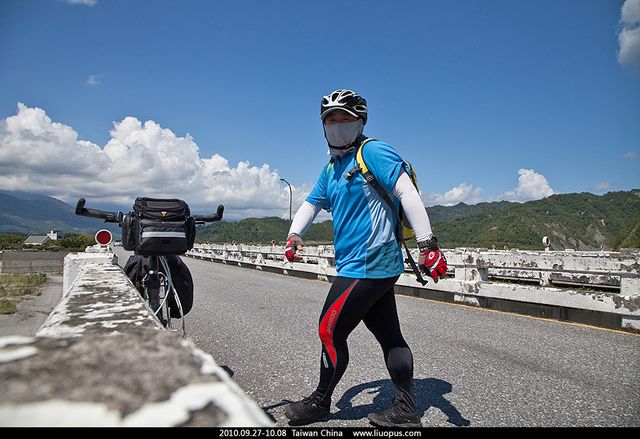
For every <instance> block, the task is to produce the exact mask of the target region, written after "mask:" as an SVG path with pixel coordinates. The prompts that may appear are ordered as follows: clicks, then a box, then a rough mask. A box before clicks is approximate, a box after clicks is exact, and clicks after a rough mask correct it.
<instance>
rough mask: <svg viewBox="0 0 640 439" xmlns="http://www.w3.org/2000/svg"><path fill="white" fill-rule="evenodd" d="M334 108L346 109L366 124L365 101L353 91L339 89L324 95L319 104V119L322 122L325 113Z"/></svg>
mask: <svg viewBox="0 0 640 439" xmlns="http://www.w3.org/2000/svg"><path fill="white" fill-rule="evenodd" d="M334 110H342V111H346V112H347V113H349V114H350V115H352V116H354V117H358V118H360V119H362V122H363V124H364V125H366V124H367V101H366V100H365V99H364V98H363V97H362V96H360V95H359V94H358V93H356V92H355V91H352V90H345V89H339V90H336V91H334V92H331V93H329V94H328V95H327V96H324V97H323V98H322V103H321V104H320V119H322V121H323V122H324V118H325V117H326V116H327V114H329V113H331V112H332V111H334Z"/></svg>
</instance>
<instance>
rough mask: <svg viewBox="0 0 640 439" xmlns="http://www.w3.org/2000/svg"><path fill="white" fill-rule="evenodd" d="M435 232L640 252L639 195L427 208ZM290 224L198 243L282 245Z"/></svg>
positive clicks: (223, 228) (467, 243)
mask: <svg viewBox="0 0 640 439" xmlns="http://www.w3.org/2000/svg"><path fill="white" fill-rule="evenodd" d="M427 212H428V213H429V218H430V220H431V223H432V227H433V231H434V233H435V234H436V235H437V236H438V238H439V240H440V242H441V244H442V246H443V247H447V248H452V247H484V248H492V247H494V246H495V248H497V249H502V248H504V247H505V246H507V247H509V248H520V249H542V248H543V245H542V237H543V236H548V237H549V238H550V239H551V248H552V249H557V250H561V249H565V248H573V249H576V250H597V249H600V248H601V247H603V246H604V248H605V249H619V248H640V190H633V191H625V192H609V193H607V194H605V195H602V196H598V195H594V194H590V193H578V194H562V195H552V196H550V197H547V198H544V199H542V200H536V201H529V202H527V203H512V202H506V201H500V202H494V203H479V204H476V205H472V206H469V205H466V204H463V203H460V204H458V205H455V206H433V207H429V208H427ZM288 225H289V224H288V221H286V220H283V219H281V218H262V219H255V218H250V219H246V220H242V221H239V222H225V221H223V222H221V223H215V224H213V225H210V226H206V227H203V228H201V229H200V231H199V232H198V241H199V242H204V241H208V242H219V243H220V242H232V241H236V242H246V243H269V242H271V240H274V241H276V242H279V243H282V242H283V241H284V239H285V237H286V234H287V231H288ZM304 238H305V242H307V243H313V242H315V243H327V242H331V241H332V239H333V237H332V223H331V221H325V222H323V223H316V224H313V225H312V226H311V228H310V229H309V230H308V231H307V233H306V234H305V236H304Z"/></svg>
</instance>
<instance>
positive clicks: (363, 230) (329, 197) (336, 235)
mask: <svg viewBox="0 0 640 439" xmlns="http://www.w3.org/2000/svg"><path fill="white" fill-rule="evenodd" d="M364 138H365V137H364V136H361V137H360V138H359V139H358V141H359V142H360V141H362V140H363V139H364ZM363 157H364V161H365V163H366V164H367V166H368V167H369V170H370V171H371V172H372V173H373V175H374V176H375V178H376V180H377V181H378V182H379V183H380V185H381V187H382V188H384V190H385V191H386V192H387V193H388V194H390V195H391V194H393V188H394V186H395V184H396V181H397V180H398V177H399V176H400V174H401V172H402V171H403V170H404V171H406V172H408V171H409V170H408V168H407V166H406V164H405V162H404V160H402V158H401V157H400V156H399V155H398V153H397V152H396V151H395V149H394V148H393V147H392V146H391V145H387V144H386V143H383V142H380V141H377V140H373V141H369V142H368V143H367V144H366V146H365V147H364V149H363ZM355 166H356V158H355V151H353V152H351V153H348V154H346V155H344V156H343V157H341V158H337V159H335V160H333V161H332V162H330V163H329V164H327V165H326V166H325V167H324V169H323V170H322V172H321V174H320V177H318V181H317V182H316V184H315V186H314V188H313V190H312V191H311V193H310V194H309V196H308V197H307V201H308V202H309V203H311V204H314V205H316V206H319V207H321V208H323V209H325V210H327V211H328V212H331V213H332V215H333V241H334V249H335V255H336V269H337V271H338V275H340V276H344V277H352V278H359V279H362V278H386V277H391V276H397V275H398V274H400V273H402V272H403V271H404V262H403V255H402V250H400V246H399V245H398V242H397V240H396V221H397V220H396V215H395V213H394V212H393V211H392V210H391V209H390V208H389V206H388V205H387V203H385V201H384V200H383V199H382V198H381V197H380V195H379V194H378V193H377V192H376V190H375V189H374V188H372V187H371V186H370V185H368V184H367V183H366V182H365V180H364V177H363V176H362V174H361V173H359V172H358V173H356V174H354V175H353V177H352V178H350V179H349V180H347V179H346V178H345V175H346V174H347V172H348V171H350V170H351V169H353V168H354V167H355ZM391 199H392V200H393V201H394V203H395V207H396V209H397V208H398V203H399V200H398V199H397V198H396V197H394V196H391Z"/></svg>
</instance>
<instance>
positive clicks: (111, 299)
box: [0, 253, 273, 427]
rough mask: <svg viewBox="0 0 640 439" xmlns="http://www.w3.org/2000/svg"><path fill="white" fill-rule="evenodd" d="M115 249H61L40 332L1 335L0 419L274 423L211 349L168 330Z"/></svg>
mask: <svg viewBox="0 0 640 439" xmlns="http://www.w3.org/2000/svg"><path fill="white" fill-rule="evenodd" d="M116 261H117V258H116V256H115V255H114V254H113V253H76V254H69V255H67V257H66V258H65V271H64V285H63V289H64V291H63V297H62V300H61V301H60V303H59V304H58V305H57V306H56V308H55V309H54V310H53V312H52V313H51V314H50V316H49V318H48V319H47V320H46V322H45V323H44V324H43V325H42V327H41V328H40V330H39V331H38V332H37V334H36V335H35V337H23V336H13V337H3V338H0V382H1V383H2V389H3V392H2V393H3V395H2V401H1V402H0V426H151V427H154V426H156V427H159V426H216V427H226V426H256V427H263V426H271V425H273V423H272V422H271V420H270V419H269V418H268V417H267V415H266V414H265V413H264V412H263V411H262V410H261V409H260V408H259V407H258V406H257V405H256V403H255V402H253V401H252V400H251V399H250V398H249V397H248V396H247V395H246V394H245V393H244V392H243V391H242V390H241V389H240V388H239V387H238V386H237V385H236V384H235V383H234V382H233V381H232V380H231V379H230V378H229V377H228V375H227V373H226V372H225V371H224V370H223V369H222V368H220V367H219V366H218V365H217V364H216V362H215V361H214V360H213V358H212V357H211V356H210V355H208V354H206V353H204V352H202V351H201V350H199V349H197V348H196V347H195V346H194V345H193V344H192V343H191V342H189V341H187V340H183V339H182V338H181V337H180V336H179V335H178V334H176V333H173V332H169V331H167V330H165V329H164V328H163V327H162V326H161V325H160V323H159V322H158V321H157V319H156V318H155V316H153V314H152V312H151V310H150V309H149V307H148V306H147V304H146V303H145V302H144V301H143V300H142V298H141V297H140V295H139V294H138V292H137V290H136V289H135V288H134V287H133V285H132V284H131V282H129V280H128V278H127V277H126V276H125V274H124V272H123V271H122V269H121V268H120V267H119V266H117V265H116V264H115V262H116Z"/></svg>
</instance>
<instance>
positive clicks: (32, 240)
mask: <svg viewBox="0 0 640 439" xmlns="http://www.w3.org/2000/svg"><path fill="white" fill-rule="evenodd" d="M47 241H51V238H50V237H49V235H31V236H29V237H28V238H27V240H26V241H25V242H24V243H25V245H43V244H44V243H45V242H47Z"/></svg>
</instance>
